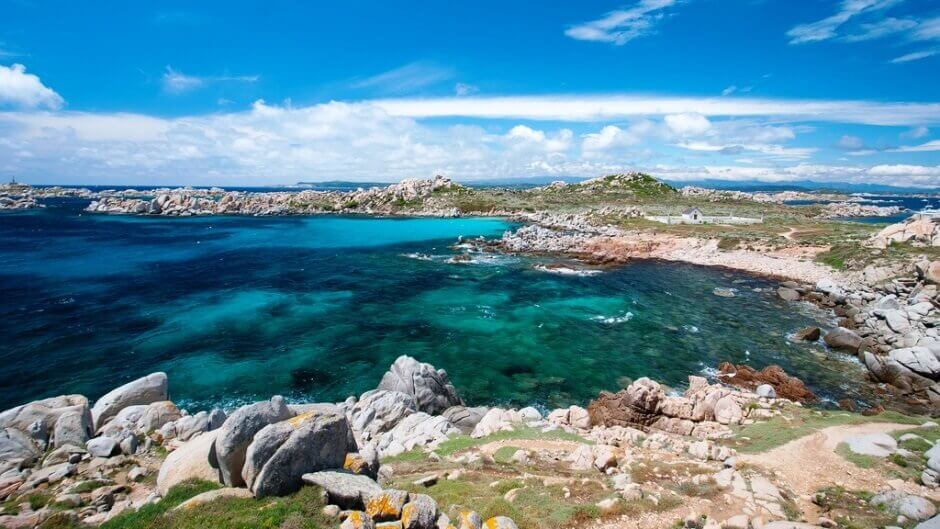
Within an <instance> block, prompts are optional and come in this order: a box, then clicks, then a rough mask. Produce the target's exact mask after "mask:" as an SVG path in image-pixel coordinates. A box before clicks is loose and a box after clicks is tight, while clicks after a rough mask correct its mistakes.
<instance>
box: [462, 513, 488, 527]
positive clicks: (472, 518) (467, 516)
mask: <svg viewBox="0 0 940 529" xmlns="http://www.w3.org/2000/svg"><path fill="white" fill-rule="evenodd" d="M482 524H483V518H482V517H481V516H480V515H479V514H477V513H476V512H475V511H460V514H458V515H457V525H458V526H459V529H480V526H481V525H482Z"/></svg>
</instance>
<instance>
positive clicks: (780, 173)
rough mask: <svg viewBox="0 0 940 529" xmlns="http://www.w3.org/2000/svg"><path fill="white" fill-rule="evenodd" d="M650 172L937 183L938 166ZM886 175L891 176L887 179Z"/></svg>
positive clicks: (701, 176)
mask: <svg viewBox="0 0 940 529" xmlns="http://www.w3.org/2000/svg"><path fill="white" fill-rule="evenodd" d="M650 172H652V173H653V174H657V175H660V176H662V177H663V178H669V179H674V180H701V179H719V180H735V181H745V180H748V181H749V180H760V181H764V182H792V181H799V180H812V181H816V182H850V183H890V184H893V185H905V186H919V187H936V186H938V185H940V166H922V165H876V166H873V167H866V166H855V165H825V164H807V163H802V164H798V165H793V166H788V167H739V166H702V167H694V166H692V167H676V166H662V165H661V166H655V167H654V168H651V169H650ZM886 177H890V178H889V179H887V178H886Z"/></svg>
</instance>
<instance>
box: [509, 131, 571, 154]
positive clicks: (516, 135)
mask: <svg viewBox="0 0 940 529" xmlns="http://www.w3.org/2000/svg"><path fill="white" fill-rule="evenodd" d="M572 138H574V132H572V131H571V130H570V129H561V130H559V131H558V132H556V133H555V134H552V135H549V134H546V133H545V132H544V131H541V130H535V129H533V128H531V127H527V126H526V125H516V126H515V127H513V128H511V129H510V130H509V132H508V133H506V136H505V139H506V140H507V143H508V144H509V145H510V146H512V147H514V148H522V149H527V148H533V147H534V148H537V149H539V150H542V151H545V152H562V151H566V150H568V148H569V147H571V140H572Z"/></svg>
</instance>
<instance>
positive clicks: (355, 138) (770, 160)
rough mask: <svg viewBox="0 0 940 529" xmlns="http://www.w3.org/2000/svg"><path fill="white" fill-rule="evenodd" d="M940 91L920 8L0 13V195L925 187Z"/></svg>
mask: <svg viewBox="0 0 940 529" xmlns="http://www.w3.org/2000/svg"><path fill="white" fill-rule="evenodd" d="M52 14H54V16H52ZM938 72H940V5H938V4H937V3H936V2H929V1H912V0H841V1H830V0H826V1H823V0H805V1H800V2H791V1H784V0H740V1H737V0H639V1H636V0H634V1H626V2H600V1H589V2H577V3H574V2H539V3H533V2H505V1H504V2H491V1H477V2H430V1H418V2H407V3H404V2H390V1H383V2H372V1H350V2H337V3H329V4H328V3H326V2H278V1H268V2H263V3H262V2H250V3H248V2H231V1H229V2H226V3H224V4H223V3H221V2H218V3H216V2H199V3H193V2H177V3H174V2H161V3H159V5H145V4H142V3H134V2H95V3H94V4H93V5H91V6H89V5H88V4H87V3H80V2H66V1H61V2H40V1H38V0H36V1H30V0H20V1H12V0H10V1H7V2H5V3H4V8H3V17H2V21H0V177H12V176H15V177H17V178H18V179H20V180H24V181H30V182H36V183H88V184H93V183H114V184H119V183H127V184H160V185H163V184H218V185H265V184H289V183H293V182H296V181H299V180H305V181H309V180H331V179H345V180H369V181H376V180H398V179H401V178H406V177H429V176H431V175H433V174H435V173H443V174H446V175H449V176H452V177H455V178H457V179H485V178H507V177H527V176H597V175H599V174H604V173H607V172H611V171H620V170H631V169H638V170H645V171H648V172H651V173H653V174H654V175H657V176H662V177H665V178H671V179H679V180H681V179H701V178H723V179H733V180H755V179H759V180H769V181H785V180H806V179H812V180H819V181H853V182H878V183H889V184H904V185H921V186H940V133H938V132H937V131H938V130H940V101H938V99H940V97H938V95H940V73H938Z"/></svg>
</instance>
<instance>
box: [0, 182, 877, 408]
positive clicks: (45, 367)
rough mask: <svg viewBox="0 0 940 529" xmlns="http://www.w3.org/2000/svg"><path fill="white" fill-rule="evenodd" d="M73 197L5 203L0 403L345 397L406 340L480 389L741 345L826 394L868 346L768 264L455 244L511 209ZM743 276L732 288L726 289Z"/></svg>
mask: <svg viewBox="0 0 940 529" xmlns="http://www.w3.org/2000/svg"><path fill="white" fill-rule="evenodd" d="M81 206H82V204H79V203H78V201H69V200H62V201H58V202H53V203H51V204H50V207H48V208H45V209H43V210H39V211H31V212H27V213H13V214H5V215H2V216H0V299H3V302H2V304H0V332H2V335H3V336H4V343H3V345H2V346H0V365H2V366H3V367H2V369H0V409H3V408H8V407H11V406H14V405H17V404H21V403H23V402H27V401H30V400H32V399H36V398H41V397H45V396H50V395H55V394H62V393H82V394H86V395H88V396H89V397H91V398H95V397H97V396H100V395H101V394H102V393H104V392H105V391H107V390H108V389H110V388H112V387H114V386H116V385H118V384H120V383H122V382H124V381H127V380H130V379H133V378H136V377H138V376H141V375H144V374H146V373H149V372H153V371H157V370H163V371H166V372H167V373H168V375H169V377H170V381H171V397H172V398H173V400H174V401H177V402H182V403H184V404H186V405H189V406H191V407H193V408H199V409H202V408H204V407H208V406H212V405H222V406H233V405H235V404H238V403H242V402H248V401H252V400H255V399H261V398H268V397H269V396H270V395H272V394H278V393H280V394H283V395H285V396H286V397H288V398H290V399H294V400H304V401H323V400H327V401H334V400H342V399H344V398H345V397H347V396H349V395H355V394H359V393H361V392H363V391H365V390H368V389H371V388H373V387H375V385H376V384H377V383H378V380H379V379H380V378H381V375H382V373H383V372H384V371H385V370H386V369H387V368H388V365H389V364H391V362H392V361H393V360H394V359H395V358H396V357H397V356H398V355H401V354H407V355H411V356H414V357H415V358H418V359H419V360H421V361H424V362H430V363H431V364H433V365H435V366H437V367H440V368H444V369H446V370H447V371H448V373H449V374H450V376H451V379H452V381H453V382H454V384H455V385H456V387H457V388H458V390H459V392H460V393H461V395H462V396H463V397H464V398H465V399H466V400H467V401H469V402H470V403H473V404H491V405H492V404H514V405H528V404H535V405H544V406H560V405H565V404H570V403H581V404H584V403H586V402H587V401H588V400H590V399H591V398H592V397H594V396H596V395H597V393H598V392H599V391H601V390H616V389H618V387H620V386H622V385H623V384H625V383H626V382H627V381H628V380H630V379H634V378H637V377H640V376H649V377H651V378H654V379H656V380H659V381H661V382H663V383H665V384H669V385H673V386H675V387H681V386H682V385H683V384H684V383H685V381H686V378H687V376H688V375H689V374H697V373H709V372H710V371H711V370H713V369H714V368H715V367H716V366H717V365H718V363H720V362H722V361H731V362H735V363H748V364H750V365H752V366H754V367H758V368H760V367H763V366H765V365H769V364H771V363H776V364H779V365H781V366H783V367H784V369H786V370H787V371H788V372H790V373H791V374H794V375H796V376H798V377H800V378H802V379H803V380H804V381H805V382H807V384H808V385H810V387H811V388H812V389H813V390H814V391H816V392H817V393H819V394H821V395H822V396H824V397H826V398H830V399H840V398H845V397H849V398H855V399H860V400H864V399H865V396H866V395H865V393H864V389H863V388H862V387H860V384H858V380H860V378H861V377H862V370H861V369H862V368H861V367H860V366H859V365H858V364H857V363H856V362H853V361H850V360H848V359H846V358H843V357H841V356H838V355H835V354H834V353H831V352H829V351H826V350H825V348H824V347H823V346H821V345H819V344H797V343H793V342H791V341H790V340H789V339H788V337H787V336H788V335H789V334H790V333H792V332H793V331H795V330H797V329H799V328H801V327H804V326H808V325H824V326H825V325H828V324H829V322H827V321H826V320H825V319H824V315H822V314H821V313H819V312H817V311H815V310H813V309H812V308H810V307H809V306H795V305H792V304H787V303H785V302H783V301H781V300H779V299H777V297H776V296H775V295H774V292H773V288H774V287H775V284H774V283H773V282H772V281H769V280H766V279H762V278H757V277H753V276H748V275H744V274H740V273H734V272H730V271H726V270H720V269H710V268H704V267H699V266H693V265H686V264H681V263H668V262H658V261H637V262H635V263H631V264H629V265H625V266H621V267H617V268H612V269H608V270H605V271H604V272H602V273H600V274H595V275H590V276H583V277H582V276H574V275H558V274H552V273H548V272H545V271H543V270H538V269H536V268H535V266H534V265H535V264H537V262H536V260H534V259H531V258H521V257H513V256H502V255H471V256H470V257H469V260H461V259H457V260H455V259H454V256H455V255H457V253H458V250H454V249H452V248H450V246H451V245H453V243H454V241H455V240H456V238H457V237H458V236H460V235H463V236H485V237H496V236H499V235H500V234H501V233H502V232H503V231H504V230H507V229H512V228H513V225H512V224H510V223H507V222H506V221H504V220H501V219H492V218H464V219H426V218H415V219H387V218H348V217H328V216H322V217H319V216H317V217H266V218H251V217H199V218H185V219H153V218H135V217H115V216H100V215H87V214H82V213H81ZM715 288H729V289H734V292H735V297H732V298H728V297H720V296H716V295H714V294H713V290H714V289H715Z"/></svg>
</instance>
